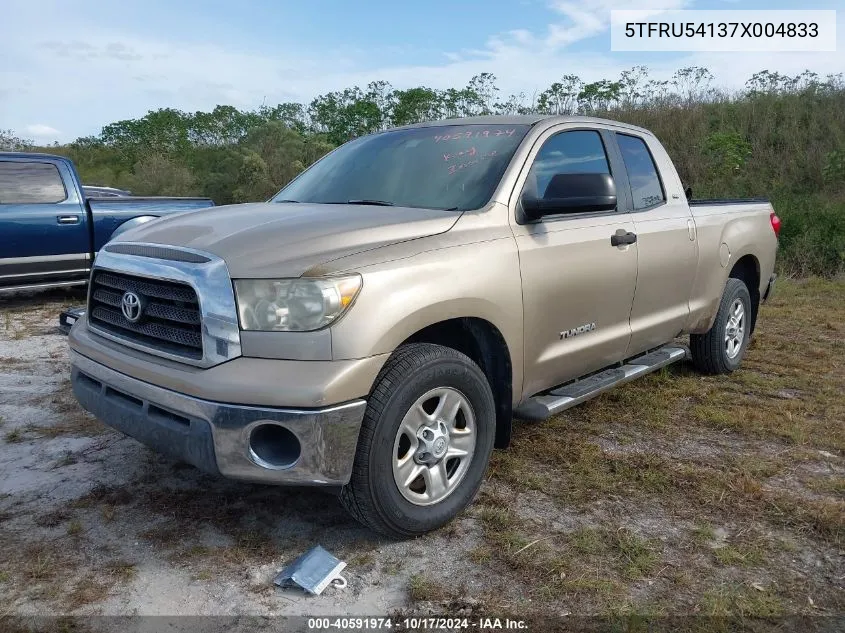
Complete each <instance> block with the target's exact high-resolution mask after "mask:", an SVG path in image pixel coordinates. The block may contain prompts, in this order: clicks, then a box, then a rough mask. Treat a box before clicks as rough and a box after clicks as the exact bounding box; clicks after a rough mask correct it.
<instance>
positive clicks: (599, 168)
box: [525, 130, 610, 198]
mask: <svg viewBox="0 0 845 633" xmlns="http://www.w3.org/2000/svg"><path fill="white" fill-rule="evenodd" d="M609 173H610V166H609V164H608V162H607V153H606V152H605V150H604V143H602V141H601V135H600V134H599V133H598V132H597V131H595V130H573V131H571V132H561V133H560V134H555V135H554V136H552V137H551V138H550V139H548V140H547V141H546V142H545V143H543V147H541V148H540V152H539V153H538V154H537V158H535V159H534V165H532V167H531V171H530V172H528V180H527V181H526V183H525V186H526V189H529V190H530V191H532V192H534V193H535V195H536V196H537V197H538V198H544V197H546V189H547V188H548V186H549V182H550V181H551V179H552V178H553V177H554V176H556V175H557V174H609Z"/></svg>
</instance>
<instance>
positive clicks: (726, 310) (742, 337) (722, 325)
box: [690, 278, 751, 374]
mask: <svg viewBox="0 0 845 633" xmlns="http://www.w3.org/2000/svg"><path fill="white" fill-rule="evenodd" d="M750 319H751V295H750V293H749V292H748V287H747V286H746V285H745V283H744V282H743V281H742V280H740V279H734V278H730V279H728V282H727V284H725V291H724V293H723V294H722V301H721V302H720V303H719V311H718V312H717V313H716V320H715V321H714V322H713V327H711V328H710V330H709V331H708V332H707V333H706V334H691V335H690V351H691V352H692V360H693V363H695V366H696V368H697V369H698V370H699V371H702V372H704V373H707V374H728V373H730V372H732V371H734V370H736V369H737V368H738V367H739V364H740V363H741V362H742V358H743V356H745V350H746V348H747V347H748V340H749V338H750V337H751V320H750Z"/></svg>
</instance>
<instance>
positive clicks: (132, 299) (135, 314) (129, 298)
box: [120, 291, 142, 323]
mask: <svg viewBox="0 0 845 633" xmlns="http://www.w3.org/2000/svg"><path fill="white" fill-rule="evenodd" d="M141 307H142V306H141V297H139V296H138V295H136V294H135V293H134V292H132V291H128V292H124V293H123V298H122V299H121V300H120V311H121V312H123V316H125V317H126V319H127V320H128V321H129V322H130V323H137V322H138V320H139V319H140V318H141Z"/></svg>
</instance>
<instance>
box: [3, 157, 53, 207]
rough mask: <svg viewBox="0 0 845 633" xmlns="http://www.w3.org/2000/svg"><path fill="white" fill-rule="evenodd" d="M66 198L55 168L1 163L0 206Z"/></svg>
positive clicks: (44, 202)
mask: <svg viewBox="0 0 845 633" xmlns="http://www.w3.org/2000/svg"><path fill="white" fill-rule="evenodd" d="M65 198H67V192H65V186H64V183H62V177H61V175H60V174H59V170H58V169H56V166H55V165H51V164H50V163H25V162H18V161H0V204H49V203H51V202H61V201H62V200H64V199H65Z"/></svg>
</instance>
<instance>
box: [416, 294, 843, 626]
mask: <svg viewBox="0 0 845 633" xmlns="http://www.w3.org/2000/svg"><path fill="white" fill-rule="evenodd" d="M843 352H845V282H843V281H822V280H817V279H812V280H807V281H801V282H793V281H786V282H782V283H781V284H780V285H779V287H778V289H777V292H776V294H775V296H774V297H773V299H772V300H771V301H770V302H769V303H768V304H767V305H765V306H763V308H762V310H761V314H760V319H759V323H758V328H757V330H756V332H755V338H754V340H753V343H752V345H751V348H750V349H749V351H748V354H747V356H746V359H745V361H744V363H743V367H742V369H741V370H740V371H737V372H735V373H734V374H732V375H730V376H715V377H714V376H701V375H699V374H697V373H695V372H694V371H693V370H692V368H691V367H690V366H688V365H683V366H675V367H673V368H671V369H669V370H666V371H663V372H660V373H657V374H654V375H652V376H649V377H647V378H645V379H643V380H640V381H637V382H634V383H632V384H630V385H627V386H624V387H621V388H618V389H616V390H614V391H611V392H609V393H608V394H606V395H604V396H602V397H599V398H597V399H595V400H593V401H591V402H589V403H587V404H586V405H584V406H581V407H579V408H576V409H573V410H571V411H569V412H567V413H565V414H563V415H561V416H558V417H557V418H555V419H552V420H550V421H548V422H546V423H544V424H540V425H537V424H528V423H523V424H518V425H517V426H516V429H515V434H514V435H515V436H514V440H513V443H512V445H511V448H510V449H509V450H508V451H501V452H496V453H495V454H494V457H493V461H492V464H491V469H490V476H489V481H488V485H487V486H486V487H485V489H483V491H482V494H481V495H480V497H479V499H478V500H477V502H476V505H475V506H474V508H473V509H472V510H471V513H472V515H473V516H475V517H477V519H478V520H479V522H480V523H481V526H482V529H483V537H484V544H482V545H480V546H478V547H475V548H474V549H472V550H471V551H470V552H469V558H470V560H471V561H472V562H473V563H474V564H477V565H481V566H483V567H488V568H489V569H490V570H491V576H493V577H496V576H501V577H504V578H507V579H508V581H511V582H512V583H516V584H515V585H514V587H516V588H517V589H513V588H509V587H508V586H507V583H499V584H500V585H501V591H500V592H499V593H498V594H494V596H495V597H494V598H493V599H492V602H491V603H490V604H489V605H487V606H488V607H489V608H490V609H492V610H494V611H495V610H497V609H498V610H500V611H501V610H505V611H507V610H508V608H510V607H512V606H513V604H515V601H518V598H516V597H515V596H516V595H518V594H519V593H522V594H523V595H527V596H530V597H531V600H532V603H531V604H532V608H535V609H537V612H538V613H541V614H542V613H550V614H555V613H558V612H560V610H561V609H566V610H567V611H571V612H573V613H596V614H605V615H620V614H622V615H625V614H632V613H634V614H641V615H642V614H647V615H648V614H651V615H655V614H656V615H660V614H667V613H668V614H683V613H687V614H699V615H708V616H712V617H713V618H725V617H728V618H745V617H755V616H756V617H769V616H778V615H781V614H803V615H819V614H841V613H843V611H845V596H843V594H842V592H841V589H837V587H838V586H840V585H841V581H842V574H841V551H842V548H843V546H845V538H844V537H845V499H843V495H842V491H843V478H845V460H843V453H845V397H843V388H845V361H843ZM837 579H838V580H837ZM416 582H418V583H419V582H420V581H416ZM493 584H494V585H496V583H495V581H494V582H493ZM411 593H412V595H413V594H414V593H415V592H414V591H413V590H412V592H411ZM808 596H812V599H811V600H812V602H810V601H808ZM718 622H719V621H718V620H713V621H712V622H710V623H709V624H707V625H706V626H705V627H704V629H705V630H713V629H714V628H718V626H717V624H718ZM729 628H730V627H729Z"/></svg>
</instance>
